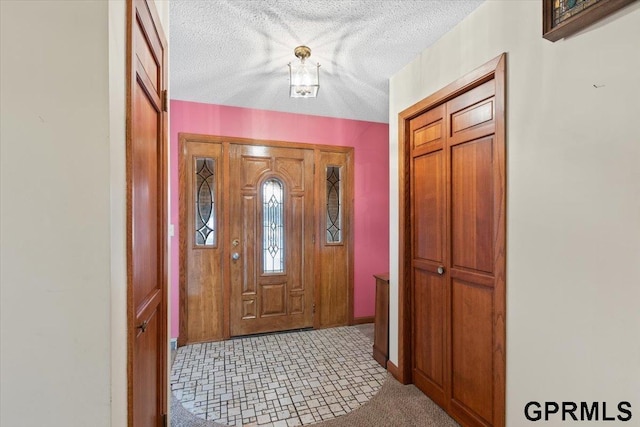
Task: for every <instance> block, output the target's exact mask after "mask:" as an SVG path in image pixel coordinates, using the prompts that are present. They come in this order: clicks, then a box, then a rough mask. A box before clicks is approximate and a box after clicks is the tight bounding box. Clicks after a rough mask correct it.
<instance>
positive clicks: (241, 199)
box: [228, 144, 314, 336]
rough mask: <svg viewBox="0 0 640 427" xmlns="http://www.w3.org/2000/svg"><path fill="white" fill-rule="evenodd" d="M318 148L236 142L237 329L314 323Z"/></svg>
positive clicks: (233, 240)
mask: <svg viewBox="0 0 640 427" xmlns="http://www.w3.org/2000/svg"><path fill="white" fill-rule="evenodd" d="M313 165H314V152H313V150H311V149H300V148H282V147H268V146H254V145H241V144H232V145H231V146H230V167H229V174H230V175H229V176H230V186H229V195H228V198H229V203H230V206H229V209H230V210H229V218H230V234H229V240H230V242H229V243H230V260H229V262H230V263H231V265H230V282H231V305H230V309H231V313H230V316H231V321H230V327H231V335H232V336H236V335H247V334H254V333H261V332H270V331H281V330H287V329H297V328H305V327H311V326H313V283H314V243H313V239H314V216H313V215H314V203H313V199H314V187H313V175H314V174H313V167H314V166H313Z"/></svg>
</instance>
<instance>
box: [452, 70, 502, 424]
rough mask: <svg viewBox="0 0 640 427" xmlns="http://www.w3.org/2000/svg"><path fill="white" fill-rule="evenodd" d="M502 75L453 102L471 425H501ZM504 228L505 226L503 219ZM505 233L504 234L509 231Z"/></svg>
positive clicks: (462, 334) (457, 282)
mask: <svg viewBox="0 0 640 427" xmlns="http://www.w3.org/2000/svg"><path fill="white" fill-rule="evenodd" d="M494 94H495V81H494V80H491V81H489V82H487V83H484V84H483V85H481V86H478V87H477V88H475V89H473V90H471V91H468V92H466V93H464V94H463V95H460V96H458V97H457V98H455V99H453V100H452V101H449V102H448V103H447V104H446V110H447V114H448V118H449V132H448V138H447V150H448V156H447V157H448V167H449V176H450V183H449V190H448V191H449V194H450V213H449V219H450V223H451V227H450V229H449V233H450V237H449V248H450V255H451V261H450V265H449V280H450V282H449V289H450V296H451V297H450V310H451V311H450V319H451V330H450V336H451V356H450V362H451V391H450V396H451V402H450V410H451V412H452V413H453V414H454V415H456V416H457V418H459V419H462V420H464V424H465V425H477V426H493V425H496V423H495V421H496V418H500V417H499V416H498V417H496V415H495V414H494V409H495V406H494V398H495V393H496V386H499V381H497V379H499V378H501V373H499V372H496V370H495V369H494V358H495V357H496V355H495V354H494V343H495V337H496V336H497V335H499V332H500V331H498V330H496V323H494V320H495V319H494V312H495V311H496V310H495V309H496V307H495V304H494V300H495V279H496V275H495V273H496V270H497V269H500V267H499V266H497V265H496V264H498V263H501V262H502V263H503V262H504V258H502V257H501V256H496V255H499V253H498V252H499V251H498V249H497V247H496V245H498V244H499V241H500V235H501V233H500V232H499V229H500V223H499V221H500V219H501V215H502V214H503V213H504V212H503V210H502V201H503V197H504V175H503V173H504V167H503V165H502V164H501V162H500V161H501V160H502V161H504V159H503V157H502V156H501V154H500V153H501V150H500V148H499V147H498V145H497V143H496V138H495V136H494V134H495V97H494ZM502 226H503V225H502ZM502 235H503V234H502Z"/></svg>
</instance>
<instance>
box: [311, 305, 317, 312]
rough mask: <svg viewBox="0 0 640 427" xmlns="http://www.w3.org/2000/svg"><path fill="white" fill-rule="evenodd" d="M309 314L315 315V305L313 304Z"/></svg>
mask: <svg viewBox="0 0 640 427" xmlns="http://www.w3.org/2000/svg"><path fill="white" fill-rule="evenodd" d="M311 314H316V304H315V303H314V304H313V305H312V306H311Z"/></svg>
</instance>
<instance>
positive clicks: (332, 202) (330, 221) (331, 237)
mask: <svg viewBox="0 0 640 427" xmlns="http://www.w3.org/2000/svg"><path fill="white" fill-rule="evenodd" d="M340 171H341V169H340V166H328V167H327V243H341V242H342V206H341V198H342V181H341V179H340V178H341V176H340Z"/></svg>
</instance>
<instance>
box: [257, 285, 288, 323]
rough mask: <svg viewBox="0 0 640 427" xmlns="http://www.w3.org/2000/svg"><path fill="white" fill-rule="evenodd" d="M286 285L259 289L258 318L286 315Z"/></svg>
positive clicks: (267, 286)
mask: <svg viewBox="0 0 640 427" xmlns="http://www.w3.org/2000/svg"><path fill="white" fill-rule="evenodd" d="M286 292H287V283H286V282H285V283H277V284H273V285H262V286H261V287H260V316H261V317H265V316H284V315H286V314H287V304H286Z"/></svg>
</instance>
